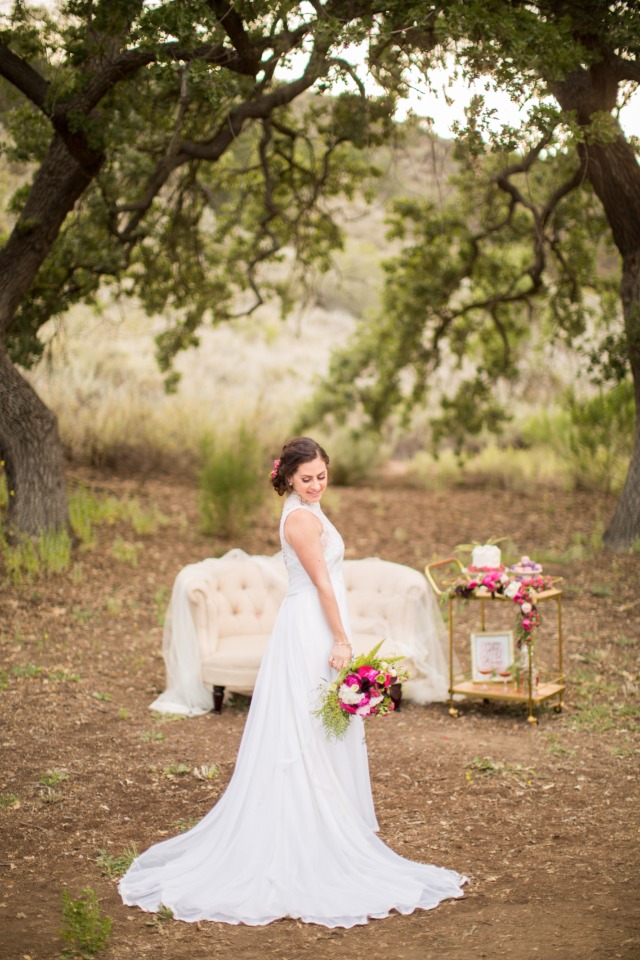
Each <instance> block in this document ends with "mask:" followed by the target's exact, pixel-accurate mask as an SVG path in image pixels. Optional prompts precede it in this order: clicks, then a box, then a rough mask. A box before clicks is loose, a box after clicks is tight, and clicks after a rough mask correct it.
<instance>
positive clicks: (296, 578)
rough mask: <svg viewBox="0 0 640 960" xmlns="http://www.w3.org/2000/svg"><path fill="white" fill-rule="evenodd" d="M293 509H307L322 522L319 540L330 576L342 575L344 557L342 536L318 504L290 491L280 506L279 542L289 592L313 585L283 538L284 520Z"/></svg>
mask: <svg viewBox="0 0 640 960" xmlns="http://www.w3.org/2000/svg"><path fill="white" fill-rule="evenodd" d="M294 510H309V511H310V512H311V513H313V515H314V516H316V517H317V518H318V520H319V521H320V523H321V524H322V534H321V536H320V542H321V544H322V552H323V554H324V558H325V561H326V564H327V568H328V570H329V574H330V576H331V577H334V576H341V575H342V561H343V559H344V542H343V540H342V537H341V536H340V534H339V533H338V531H337V530H336V528H335V527H334V525H333V524H332V523H331V521H330V520H329V519H328V518H327V517H325V515H324V513H323V512H322V508H321V506H320V504H319V503H306V502H305V501H304V500H302V498H301V497H299V496H298V494H297V493H290V494H289V495H288V497H287V499H286V500H285V502H284V505H283V507H282V517H281V519H280V543H281V545H282V556H283V557H284V562H285V564H286V567H287V573H288V574H289V592H292V591H293V592H295V590H297V589H305V588H309V587H310V586H313V584H312V582H311V579H310V577H309V574H308V573H307V571H306V570H305V569H304V567H303V566H302V564H301V563H300V560H299V559H298V555H297V553H296V552H295V550H294V549H293V547H292V546H291V544H289V543H287V541H286V540H285V536H284V525H285V521H286V519H287V517H288V516H289V514H290V513H292V512H293V511H294Z"/></svg>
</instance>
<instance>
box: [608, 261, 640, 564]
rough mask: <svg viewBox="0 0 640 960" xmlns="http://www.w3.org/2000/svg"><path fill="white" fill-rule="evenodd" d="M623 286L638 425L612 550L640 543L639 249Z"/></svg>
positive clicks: (626, 267) (628, 264)
mask: <svg viewBox="0 0 640 960" xmlns="http://www.w3.org/2000/svg"><path fill="white" fill-rule="evenodd" d="M620 289H621V296H622V306H623V309H624V321H625V322H624V326H625V333H626V337H627V349H628V353H629V361H630V364H631V374H632V376H633V387H634V394H635V401H636V428H635V433H634V438H633V452H632V454H631V463H630V464H629V473H628V474H627V479H626V481H625V485H624V487H623V489H622V493H621V495H620V499H619V500H618V504H617V506H616V509H615V512H614V514H613V517H612V518H611V522H610V524H609V526H608V527H607V530H606V532H605V535H604V543H605V546H607V547H609V548H610V549H612V550H620V549H625V548H629V547H633V546H634V545H637V544H638V543H640V250H638V251H636V253H635V254H633V255H631V256H628V257H625V260H624V264H623V273H622V284H621V288H620Z"/></svg>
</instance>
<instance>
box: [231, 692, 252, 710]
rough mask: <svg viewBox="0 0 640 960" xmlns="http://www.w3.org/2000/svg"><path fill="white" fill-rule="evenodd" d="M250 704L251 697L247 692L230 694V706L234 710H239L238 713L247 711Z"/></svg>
mask: <svg viewBox="0 0 640 960" xmlns="http://www.w3.org/2000/svg"><path fill="white" fill-rule="evenodd" d="M250 706H251V697H248V696H247V695H246V694H244V693H234V692H232V693H230V694H229V707H230V708H231V709H232V710H237V712H238V713H246V712H247V710H248V709H249V707H250Z"/></svg>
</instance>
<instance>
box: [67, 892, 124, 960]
mask: <svg viewBox="0 0 640 960" xmlns="http://www.w3.org/2000/svg"><path fill="white" fill-rule="evenodd" d="M62 920H63V922H62V928H61V930H60V936H61V937H62V939H63V940H64V941H65V943H67V944H69V946H68V947H67V949H66V950H64V951H63V956H65V957H78V956H79V957H83V958H89V957H93V956H94V954H96V953H98V951H100V950H103V949H104V947H106V945H107V941H108V939H109V934H110V933H111V925H112V923H113V920H112V918H111V917H106V916H105V917H103V916H102V911H101V910H100V904H99V903H98V898H97V896H96V893H95V891H94V890H92V889H91V888H90V887H86V888H85V889H84V890H83V891H82V895H81V896H80V897H79V898H78V899H77V900H73V899H72V897H71V894H70V893H69V891H68V890H63V891H62Z"/></svg>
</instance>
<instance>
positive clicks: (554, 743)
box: [545, 733, 575, 757]
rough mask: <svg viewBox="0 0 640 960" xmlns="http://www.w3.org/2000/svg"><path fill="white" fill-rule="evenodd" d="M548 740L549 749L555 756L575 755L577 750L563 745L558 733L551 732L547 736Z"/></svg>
mask: <svg viewBox="0 0 640 960" xmlns="http://www.w3.org/2000/svg"><path fill="white" fill-rule="evenodd" d="M545 739H546V741H547V750H548V751H549V753H550V754H551V755H552V756H554V757H573V756H574V754H575V750H572V749H571V748H570V747H565V746H563V744H562V743H560V738H559V737H558V734H557V733H549V734H547V736H546V737H545Z"/></svg>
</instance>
